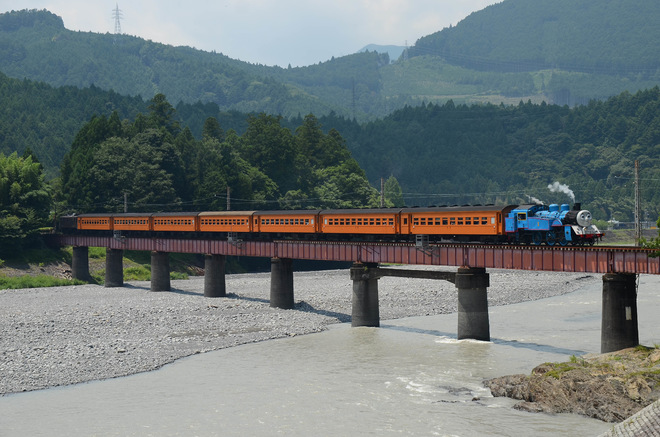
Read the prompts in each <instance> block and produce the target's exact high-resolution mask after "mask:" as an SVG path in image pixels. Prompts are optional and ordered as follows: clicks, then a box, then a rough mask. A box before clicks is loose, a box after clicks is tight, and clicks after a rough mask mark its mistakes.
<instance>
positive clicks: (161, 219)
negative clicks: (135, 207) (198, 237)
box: [152, 212, 199, 232]
mask: <svg viewBox="0 0 660 437" xmlns="http://www.w3.org/2000/svg"><path fill="white" fill-rule="evenodd" d="M198 214H199V213H197V212H169V213H156V214H152V219H153V230H154V231H156V232H195V231H198V230H199V226H198V222H197V216H198Z"/></svg>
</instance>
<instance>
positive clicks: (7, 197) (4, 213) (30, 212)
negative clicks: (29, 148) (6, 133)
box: [0, 152, 51, 256]
mask: <svg viewBox="0 0 660 437" xmlns="http://www.w3.org/2000/svg"><path fill="white" fill-rule="evenodd" d="M50 205H51V197H50V192H49V191H48V187H47V186H46V184H45V182H44V176H43V167H42V166H41V164H39V163H38V162H34V161H33V159H32V156H27V157H24V158H23V157H21V158H19V157H18V155H17V153H16V152H14V153H12V154H11V155H9V156H8V157H7V156H5V155H4V154H2V153H0V255H3V256H5V255H7V254H11V253H15V252H17V251H20V250H21V249H22V248H23V247H29V246H30V245H31V244H34V241H35V237H36V236H37V234H38V230H39V229H40V228H41V227H43V226H45V225H46V224H47V223H48V214H49V212H50Z"/></svg>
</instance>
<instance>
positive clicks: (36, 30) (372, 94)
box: [0, 0, 660, 169]
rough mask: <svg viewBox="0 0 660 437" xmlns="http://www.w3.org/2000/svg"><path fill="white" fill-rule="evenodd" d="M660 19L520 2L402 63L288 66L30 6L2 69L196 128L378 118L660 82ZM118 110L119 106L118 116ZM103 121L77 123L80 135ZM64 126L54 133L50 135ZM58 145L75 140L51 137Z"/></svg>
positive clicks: (17, 14)
mask: <svg viewBox="0 0 660 437" xmlns="http://www.w3.org/2000/svg"><path fill="white" fill-rule="evenodd" d="M659 15H660V7H659V6H658V4H657V2H649V1H642V0H635V1H634V2H633V3H621V2H616V1H613V0H608V1H605V2H601V1H596V0H589V1H583V2H574V1H570V0H551V1H547V2H529V1H527V0H508V1H506V2H502V3H499V4H495V5H492V6H490V7H488V8H486V9H484V10H483V11H479V12H476V13H474V14H471V15H470V16H469V17H468V18H466V19H465V20H463V21H462V22H461V23H459V24H458V25H457V26H455V27H450V28H448V29H444V30H442V31H440V32H437V33H434V34H431V35H428V36H426V37H423V38H421V39H420V40H418V41H417V43H416V44H415V46H414V47H412V48H410V49H409V50H407V51H406V55H405V56H404V57H402V58H400V59H399V60H398V61H397V62H395V63H390V59H389V56H388V55H387V54H384V53H376V52H375V51H374V52H369V51H367V52H363V53H356V54H351V55H347V56H343V57H339V58H332V59H330V60H328V61H327V62H322V63H318V64H316V65H309V66H305V67H298V68H280V67H269V66H265V65H259V64H249V63H246V62H241V61H238V60H233V59H230V58H228V57H227V56H225V55H223V54H221V53H215V52H211V53H209V52H203V51H200V50H195V49H193V48H190V47H172V46H168V45H165V44H159V43H156V42H152V41H145V40H143V39H140V38H135V37H131V36H128V35H122V36H121V37H120V38H119V39H117V37H116V36H115V35H112V34H110V33H107V34H103V35H102V34H94V33H88V32H72V31H69V30H67V29H65V28H64V25H63V22H62V19H61V18H60V17H57V16H55V15H54V14H52V13H50V12H48V11H35V10H32V11H27V10H23V11H12V12H7V13H4V14H0V23H4V24H2V25H0V70H2V71H3V72H4V73H5V74H7V75H9V76H11V77H17V78H29V79H31V80H35V81H39V82H45V83H48V84H51V85H53V86H73V87H78V88H85V87H90V88H96V87H98V88H96V89H103V90H114V91H116V92H118V93H121V94H124V95H130V96H152V95H154V94H157V93H163V94H166V95H167V96H169V98H170V99H171V100H172V101H175V102H181V103H180V104H187V105H192V106H191V107H188V108H186V110H180V109H183V108H179V107H177V110H178V111H179V113H180V114H181V118H182V121H184V122H185V125H187V126H189V127H190V129H191V130H192V131H193V132H194V133H195V134H199V132H200V131H201V130H202V126H203V123H204V120H205V117H204V118H202V117H201V115H202V114H201V112H203V113H204V115H206V116H213V117H215V116H216V115H217V113H218V112H219V111H240V112H244V113H261V112H264V113H268V114H279V115H282V116H283V117H287V118H291V117H296V116H297V115H298V114H308V113H314V114H317V115H321V114H323V115H326V114H330V113H334V114H338V115H340V116H343V117H350V118H352V119H353V118H354V119H356V120H360V121H361V122H364V121H367V120H374V119H375V118H376V117H383V116H386V115H387V114H389V113H390V112H391V111H392V110H396V109H399V108H403V107H405V106H406V105H408V106H414V105H419V104H421V103H428V102H434V103H439V104H441V103H445V102H446V101H447V100H448V99H454V102H455V103H476V102H482V103H486V102H492V103H500V102H504V103H507V104H511V103H516V100H517V99H520V98H524V99H530V98H531V99H532V100H533V101H535V102H540V101H541V100H545V101H550V102H554V103H557V104H562V105H563V104H569V105H574V104H586V103H588V101H589V100H590V99H594V98H596V99H603V98H607V97H609V96H612V95H616V94H619V93H621V92H623V91H626V90H627V91H630V92H635V91H637V90H639V89H644V88H651V87H653V86H655V85H656V84H657V83H658V80H659V79H660V75H659V73H658V71H659V70H658V67H659V64H658V60H657V50H656V47H657V45H658V43H659V42H660V31H658V26H656V23H657V21H658V18H660V17H659ZM42 86H43V85H42ZM66 94H69V93H65V96H64V97H67V96H66ZM111 94H114V93H111ZM86 97H87V98H82V99H76V100H75V101H74V103H75V105H74V110H75V109H77V107H79V106H81V105H87V104H93V105H99V104H100V105H101V106H98V107H96V108H95V110H94V111H93V112H95V113H98V114H106V115H107V114H108V113H109V112H110V111H112V110H113V109H118V110H120V111H122V116H123V117H130V118H132V117H134V115H135V114H134V113H126V112H123V111H125V110H127V108H125V104H126V102H122V103H120V104H118V102H117V101H116V97H117V96H116V95H115V96H114V97H113V99H106V100H103V101H101V102H92V101H90V97H89V95H87V96H86ZM65 100H66V99H65ZM127 101H130V99H127ZM106 102H107V103H112V104H114V107H111V108H104V107H103V105H104V104H105V103H106ZM30 104H31V105H35V104H37V105H38V103H35V102H30ZM110 106H112V105H110ZM177 106H179V105H177ZM61 107H67V109H68V110H70V109H69V106H67V105H64V104H62V105H61ZM214 108H215V109H214ZM108 109H109V110H108ZM21 112H23V111H22V110H21ZM90 113H92V111H90V112H88V113H86V114H85V117H78V118H77V120H78V126H77V127H79V126H80V124H81V120H83V119H85V118H86V117H88V116H89V114H90ZM30 118H32V117H30ZM34 118H35V119H36V120H34V121H33V122H34V124H35V125H37V126H39V127H43V125H44V124H48V125H51V127H55V128H57V130H60V131H65V130H66V131H67V132H70V128H71V127H70V126H68V127H65V126H61V125H57V124H56V123H51V120H49V119H45V120H44V118H40V117H34ZM40 122H41V123H40ZM223 126H226V125H225V124H223ZM172 127H174V126H172ZM241 130H242V129H241ZM52 131H53V130H52V129H43V133H44V134H48V133H49V132H52ZM10 132H11V131H10ZM16 137H17V138H18V139H20V136H16ZM58 138H64V137H62V136H61V135H60V136H58V135H52V138H49V140H50V142H51V143H55V142H57V141H58ZM60 141H62V140H60ZM64 144H68V142H67V141H66V140H64ZM48 147H49V151H50V152H51V153H49V154H46V153H42V151H37V152H38V153H39V155H40V156H42V157H43V159H44V165H45V166H46V167H47V168H48V169H50V168H53V167H55V165H53V163H52V162H51V159H55V160H56V159H57V158H58V157H57V156H53V154H56V153H58V152H57V151H58V150H60V152H59V153H64V151H63V150H61V148H57V147H51V145H50V144H49V145H48ZM51 149H53V150H51ZM21 150H22V149H21ZM5 152H6V151H5ZM59 157H61V154H60V156H59ZM55 164H56V162H55Z"/></svg>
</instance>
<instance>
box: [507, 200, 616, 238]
mask: <svg viewBox="0 0 660 437" xmlns="http://www.w3.org/2000/svg"><path fill="white" fill-rule="evenodd" d="M504 220H505V231H506V234H507V238H508V241H509V242H510V243H514V244H519V243H523V244H533V245H540V244H547V245H548V246H554V245H555V244H559V245H561V246H567V245H574V246H582V245H593V244H594V243H595V242H596V241H598V240H600V239H601V238H603V235H604V234H603V233H602V232H601V231H599V230H598V228H597V227H596V226H595V225H593V224H592V217H591V213H590V212H589V211H587V210H583V209H581V205H580V204H579V203H576V204H575V205H573V209H570V207H569V205H568V204H563V205H561V206H559V205H557V204H552V205H550V206H546V205H519V206H517V207H516V208H514V209H513V210H511V211H510V212H509V214H508V216H506V217H505V219H504Z"/></svg>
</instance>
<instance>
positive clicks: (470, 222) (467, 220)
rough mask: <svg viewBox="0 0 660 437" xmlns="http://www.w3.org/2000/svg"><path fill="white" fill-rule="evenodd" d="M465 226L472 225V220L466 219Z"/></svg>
mask: <svg viewBox="0 0 660 437" xmlns="http://www.w3.org/2000/svg"><path fill="white" fill-rule="evenodd" d="M465 224H466V225H471V224H472V219H471V218H470V217H465Z"/></svg>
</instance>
